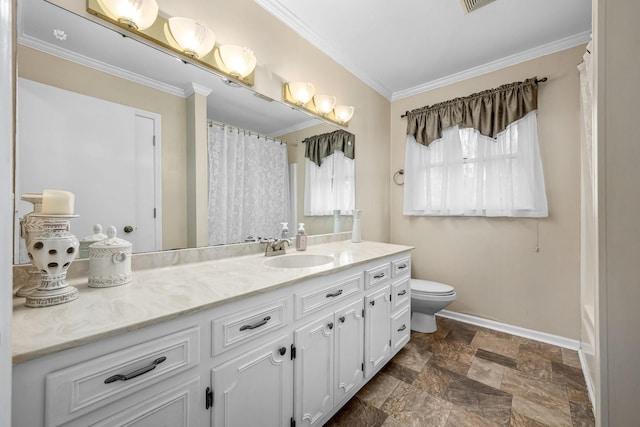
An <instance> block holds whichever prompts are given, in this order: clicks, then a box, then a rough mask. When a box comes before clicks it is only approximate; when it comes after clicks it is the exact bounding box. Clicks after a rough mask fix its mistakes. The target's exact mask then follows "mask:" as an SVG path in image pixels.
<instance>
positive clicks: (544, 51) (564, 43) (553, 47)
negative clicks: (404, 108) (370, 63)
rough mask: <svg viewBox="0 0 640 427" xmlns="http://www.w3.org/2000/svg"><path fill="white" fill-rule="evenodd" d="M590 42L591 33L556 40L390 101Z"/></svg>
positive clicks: (397, 95) (395, 95)
mask: <svg viewBox="0 0 640 427" xmlns="http://www.w3.org/2000/svg"><path fill="white" fill-rule="evenodd" d="M589 40H591V31H585V32H582V33H578V34H575V35H573V36H569V37H565V38H563V39H560V40H556V41H554V42H551V43H547V44H544V45H542V46H538V47H535V48H533V49H529V50H525V51H524V52H520V53H516V54H515V55H510V56H506V57H504V58H502V59H498V60H496V61H491V62H487V63H486V64H483V65H479V66H477V67H473V68H469V69H467V70H465V71H461V72H459V73H454V74H451V75H449V76H446V77H443V78H440V79H436V80H432V81H430V82H426V83H423V84H420V85H418V86H414V87H412V88H409V89H404V90H400V91H398V92H394V93H393V94H392V95H391V99H390V100H391V101H392V102H393V101H397V100H399V99H403V98H408V97H410V96H413V95H418V94H420V93H423V92H427V91H430V90H433V89H437V88H439V87H443V86H447V85H450V84H453V83H458V82H461V81H463V80H467V79H470V78H472V77H477V76H481V75H483V74H487V73H491V72H494V71H497V70H500V69H502V68H505V67H510V66H512V65H516V64H520V63H522V62H526V61H530V60H532V59H535V58H539V57H541V56H545V55H550V54H552V53H556V52H560V51H562V50H565V49H569V48H572V47H575V46H578V45H581V44H583V43H588V42H589Z"/></svg>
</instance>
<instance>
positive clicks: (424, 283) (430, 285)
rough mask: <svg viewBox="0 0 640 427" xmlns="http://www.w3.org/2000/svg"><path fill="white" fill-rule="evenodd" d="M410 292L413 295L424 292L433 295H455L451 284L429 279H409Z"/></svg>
mask: <svg viewBox="0 0 640 427" xmlns="http://www.w3.org/2000/svg"><path fill="white" fill-rule="evenodd" d="M411 292H412V294H414V295H420V294H426V295H434V296H450V295H455V291H454V290H453V287H452V286H449V285H445V284H444V283H439V282H432V281H431V280H421V279H411Z"/></svg>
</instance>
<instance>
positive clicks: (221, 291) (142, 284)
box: [12, 240, 412, 364]
mask: <svg viewBox="0 0 640 427" xmlns="http://www.w3.org/2000/svg"><path fill="white" fill-rule="evenodd" d="M411 249H412V248H411V247H410V246H401V245H392V244H387V243H377V242H366V241H365V242H361V243H352V242H351V241H348V240H344V241H339V242H331V243H325V244H319V245H313V246H309V247H308V248H307V251H305V253H310V254H322V255H331V256H333V257H334V262H333V263H332V264H327V265H323V266H318V267H311V268H273V267H268V266H265V265H264V262H265V260H266V259H268V258H266V257H265V256H264V254H254V255H248V256H238V257H232V258H226V259H218V260H212V261H202V262H197V263H190V264H182V265H176V266H170V267H161V268H152V269H147V270H139V271H136V270H134V272H133V282H132V283H130V284H127V285H123V286H117V287H113V288H105V289H95V288H89V287H87V285H86V278H77V279H74V280H72V281H71V284H72V285H74V286H76V287H78V289H79V291H80V298H78V299H77V300H76V301H73V302H70V303H66V304H61V305H57V306H53V307H45V308H27V307H25V305H24V301H25V300H24V298H14V304H13V324H12V352H13V363H14V364H15V363H22V362H26V361H28V360H32V359H35V358H38V357H42V356H46V355H48V354H52V353H55V352H58V351H62V350H66V349H69V348H73V347H78V346H80V345H83V344H88V343H91V342H94V341H97V340H100V339H103V338H106V337H110V336H114V335H118V334H121V333H124V332H128V331H132V330H135V329H139V328H143V327H145V326H149V325H152V324H156V323H158V322H162V321H166V320H170V319H174V318H177V317H179V316H182V315H185V314H189V313H195V312H198V311H202V310H207V309H210V308H213V307H216V306H218V305H221V304H225V303H228V302H231V301H235V300H238V299H241V298H246V297H250V296H252V295H256V294H259V293H264V292H268V291H270V290H274V289H277V288H280V287H283V286H289V285H291V284H294V283H298V282H300V281H302V280H305V279H309V278H312V277H316V276H321V275H326V274H330V273H333V272H335V271H339V270H343V269H346V268H349V267H352V266H355V265H358V264H361V263H365V262H368V261H372V260H375V259H377V258H382V257H385V256H389V255H394V254H397V253H401V252H405V251H409V250H411ZM287 253H288V254H295V253H296V251H294V250H289V251H288V252H287ZM298 253H300V252H298Z"/></svg>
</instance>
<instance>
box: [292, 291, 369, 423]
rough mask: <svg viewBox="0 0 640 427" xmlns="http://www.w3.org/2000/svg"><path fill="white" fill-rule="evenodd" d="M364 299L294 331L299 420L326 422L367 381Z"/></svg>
mask: <svg viewBox="0 0 640 427" xmlns="http://www.w3.org/2000/svg"><path fill="white" fill-rule="evenodd" d="M362 306H363V303H362V298H358V299H357V300H356V301H353V302H351V303H349V304H348V305H346V306H344V307H342V308H340V309H338V310H336V311H334V312H333V313H329V314H327V315H324V316H322V317H320V318H318V319H317V320H314V321H312V322H310V323H308V324H306V325H304V326H302V327H300V328H298V329H296V331H295V332H294V348H295V352H296V353H295V363H294V377H295V386H294V393H295V396H296V399H295V401H296V404H295V419H296V420H298V422H299V423H300V424H297V425H302V426H316V425H322V424H321V422H324V421H326V420H327V414H329V413H330V412H331V411H332V410H333V409H334V407H336V406H337V405H339V404H340V403H342V401H343V400H345V398H346V397H347V396H348V395H349V393H350V392H352V391H353V390H355V389H357V388H358V387H359V386H360V385H361V384H362V382H363V380H364V375H363V348H364V322H363V320H364V319H363V317H362Z"/></svg>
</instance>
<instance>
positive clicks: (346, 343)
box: [334, 299, 364, 405]
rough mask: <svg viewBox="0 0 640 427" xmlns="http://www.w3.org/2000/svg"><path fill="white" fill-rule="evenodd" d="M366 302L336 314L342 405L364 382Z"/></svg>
mask: <svg viewBox="0 0 640 427" xmlns="http://www.w3.org/2000/svg"><path fill="white" fill-rule="evenodd" d="M362 308H363V301H362V299H359V300H358V301H355V302H354V303H352V304H349V305H348V306H346V307H344V308H343V309H341V310H338V311H336V312H335V325H336V327H335V331H336V333H335V346H336V352H335V361H334V363H335V390H334V393H335V394H334V404H335V405H338V404H340V403H341V402H342V400H344V399H345V397H346V396H347V395H348V394H349V393H350V392H351V391H352V390H353V389H354V388H356V387H358V386H359V385H360V384H361V383H362V381H363V380H364V372H363V362H364V318H363V317H362Z"/></svg>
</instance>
